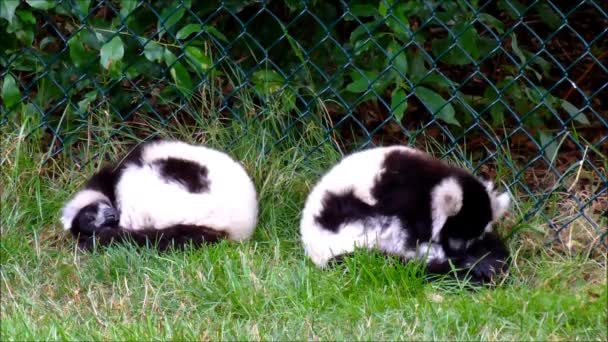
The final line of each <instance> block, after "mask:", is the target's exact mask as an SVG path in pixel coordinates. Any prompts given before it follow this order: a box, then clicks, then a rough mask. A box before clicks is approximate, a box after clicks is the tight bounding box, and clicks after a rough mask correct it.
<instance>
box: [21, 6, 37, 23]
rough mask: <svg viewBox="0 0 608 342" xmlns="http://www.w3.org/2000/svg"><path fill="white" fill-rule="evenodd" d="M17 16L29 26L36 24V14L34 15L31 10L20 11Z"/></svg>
mask: <svg viewBox="0 0 608 342" xmlns="http://www.w3.org/2000/svg"><path fill="white" fill-rule="evenodd" d="M16 13H17V16H18V17H19V19H21V21H23V22H24V23H27V24H32V25H34V24H36V17H34V14H32V11H30V10H18V11H17V12H16Z"/></svg>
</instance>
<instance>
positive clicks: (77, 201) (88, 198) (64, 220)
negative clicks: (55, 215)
mask: <svg viewBox="0 0 608 342" xmlns="http://www.w3.org/2000/svg"><path fill="white" fill-rule="evenodd" d="M100 201H103V202H107V203H110V199H108V198H107V197H106V196H105V195H104V194H102V193H101V192H99V191H96V190H89V189H83V190H80V191H78V192H77V193H76V195H74V197H72V199H71V200H70V201H69V202H68V203H67V204H66V205H65V206H64V207H63V210H62V211H61V224H62V225H63V229H65V230H69V229H70V227H71V225H72V220H73V219H74V217H76V214H78V211H80V209H82V208H84V207H86V206H87V205H89V204H91V203H95V202H100Z"/></svg>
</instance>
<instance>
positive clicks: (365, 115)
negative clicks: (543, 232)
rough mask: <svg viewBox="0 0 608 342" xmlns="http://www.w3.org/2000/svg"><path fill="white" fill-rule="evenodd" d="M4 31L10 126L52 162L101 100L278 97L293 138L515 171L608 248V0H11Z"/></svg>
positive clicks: (535, 195) (113, 110)
mask: <svg viewBox="0 0 608 342" xmlns="http://www.w3.org/2000/svg"><path fill="white" fill-rule="evenodd" d="M0 31H1V32H2V35H3V37H2V39H1V41H0V47H1V48H0V52H1V55H0V63H1V65H2V71H1V74H0V79H1V80H2V106H1V108H2V113H1V116H0V126H3V128H4V129H21V128H23V127H26V128H27V132H28V133H29V134H30V135H33V136H34V137H36V139H40V143H41V144H48V148H49V156H50V157H52V156H54V155H57V154H60V153H65V154H67V155H69V156H71V157H72V158H73V159H74V160H75V161H76V162H82V161H81V160H78V158H79V157H78V154H77V153H74V152H73V150H74V149H73V148H71V147H72V146H73V145H74V144H76V143H77V142H78V140H79V139H82V137H83V136H84V135H86V134H91V132H87V127H88V126H87V121H88V120H89V119H90V116H91V113H95V112H96V111H100V110H104V111H105V112H107V114H108V118H107V120H109V121H110V123H112V124H113V125H114V126H113V127H114V128H116V129H118V130H119V129H123V127H127V126H129V125H127V124H128V123H134V122H138V121H142V120H143V121H146V120H157V121H159V122H163V123H168V122H169V121H170V120H171V118H174V117H175V116H176V115H181V113H183V112H184V111H186V109H185V108H187V107H188V106H189V105H191V104H192V103H193V102H196V101H199V102H204V103H206V104H205V105H204V106H203V107H204V108H206V109H210V108H211V109H213V111H214V112H216V113H221V114H222V118H224V119H231V120H238V121H241V120H243V118H244V117H246V116H251V115H254V116H255V115H257V116H263V115H264V114H265V111H266V108H268V106H274V107H275V108H279V109H280V112H281V113H282V115H283V116H284V117H285V118H286V119H285V121H284V122H283V123H284V126H283V127H282V128H281V129H282V132H283V135H282V136H281V135H279V136H277V139H276V141H275V143H276V144H281V143H287V142H284V140H285V139H284V138H285V137H286V136H287V135H288V134H290V133H291V132H293V131H294V130H298V129H299V127H300V126H298V123H299V122H302V121H306V120H313V121H317V122H319V123H320V124H321V125H323V127H324V128H325V132H326V141H327V142H329V143H334V144H336V147H338V148H340V149H342V150H349V151H350V150H355V149H359V148H363V147H366V146H368V145H380V144H388V143H405V144H415V145H418V144H421V143H426V142H428V141H433V142H434V143H435V145H434V146H435V147H437V146H439V147H440V150H441V151H442V152H443V153H444V154H449V153H456V154H457V155H458V156H459V157H460V159H461V160H463V161H469V167H470V168H471V169H474V170H475V171H476V172H483V173H487V174H489V175H490V176H496V175H497V173H500V172H499V171H500V170H499V169H500V168H501V167H502V168H508V169H509V170H510V171H511V173H510V174H511V176H510V177H509V179H508V182H507V183H508V184H507V185H508V186H510V187H517V188H518V189H520V190H521V193H522V194H523V196H527V197H529V198H531V199H532V201H533V203H534V206H533V208H531V209H530V210H529V212H528V214H527V215H528V216H527V217H531V216H533V215H540V216H542V217H543V218H544V219H545V220H546V221H547V223H548V224H549V226H550V227H552V228H553V229H554V231H555V233H556V235H555V236H557V237H558V238H559V237H560V236H563V234H564V232H566V231H568V229H566V228H567V227H570V226H572V224H573V222H574V221H576V220H584V221H585V222H586V224H588V225H590V226H591V227H593V229H594V230H595V233H596V238H595V239H596V240H597V241H603V243H604V244H606V235H607V228H606V225H607V224H606V220H607V215H608V214H607V213H606V210H607V209H606V208H607V207H608V180H607V176H606V168H607V165H608V161H607V159H606V156H607V154H608V148H607V147H608V101H606V98H608V96H607V95H608V94H607V89H606V88H607V87H608V83H607V81H608V63H607V59H608V3H606V2H605V1H591V0H587V1H558V0H554V1H548V0H547V1H518V0H504V1H480V0H477V1H475V0H458V1H443V2H442V1H429V0H412V1H396V0H375V1H372V0H370V1H363V0H361V1H351V2H345V1H296V0H290V1H285V2H282V1H251V0H243V1H235V0H231V1H200V2H197V1H189V0H156V1H154V0H151V1H134V0H120V1H118V0H107V1H104V0H63V1H53V0H36V1H34V0H25V1H18V0H1V1H0ZM245 97H247V98H250V99H252V101H253V103H255V104H257V108H258V110H257V112H256V113H255V114H251V113H250V112H251V110H250V109H249V108H246V107H247V106H244V105H243V104H242V102H243V98H245ZM130 127H131V128H130V129H132V127H134V126H133V125H131V126H130ZM136 133H137V132H136ZM93 134H94V133H93ZM336 137H339V138H336ZM285 141H286V140H285ZM426 146H428V145H426ZM549 201H560V203H564V202H568V203H570V204H571V206H570V207H569V208H570V209H568V210H570V211H572V210H574V211H575V213H574V214H572V213H571V215H565V216H564V215H560V214H559V210H558V212H550V211H547V210H546V208H547V203H548V202H549ZM572 208H574V209H572Z"/></svg>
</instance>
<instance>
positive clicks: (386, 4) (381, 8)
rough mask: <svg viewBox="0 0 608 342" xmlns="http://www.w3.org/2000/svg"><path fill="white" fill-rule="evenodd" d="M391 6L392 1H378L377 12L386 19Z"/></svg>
mask: <svg viewBox="0 0 608 342" xmlns="http://www.w3.org/2000/svg"><path fill="white" fill-rule="evenodd" d="M392 5H393V0H380V3H379V4H378V12H379V13H380V15H381V16H383V17H386V14H387V13H388V9H389V8H390V7H392Z"/></svg>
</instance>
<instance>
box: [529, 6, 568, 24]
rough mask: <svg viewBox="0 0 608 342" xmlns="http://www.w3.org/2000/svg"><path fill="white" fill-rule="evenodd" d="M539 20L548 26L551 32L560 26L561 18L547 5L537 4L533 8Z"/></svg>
mask: <svg viewBox="0 0 608 342" xmlns="http://www.w3.org/2000/svg"><path fill="white" fill-rule="evenodd" d="M534 7H535V9H536V11H537V12H538V16H539V18H540V20H541V21H542V22H543V23H545V24H546V25H547V26H549V27H550V28H551V29H552V30H557V29H558V28H559V26H560V25H561V24H562V20H565V19H562V17H561V16H560V15H559V14H557V13H556V12H555V11H554V10H553V8H551V6H549V4H547V3H538V4H536V5H535V6H534Z"/></svg>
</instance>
